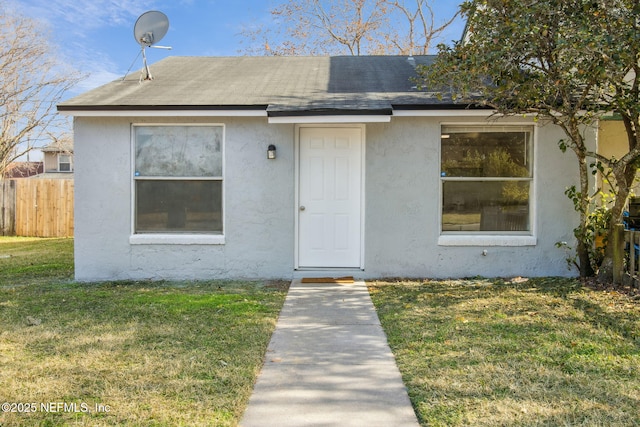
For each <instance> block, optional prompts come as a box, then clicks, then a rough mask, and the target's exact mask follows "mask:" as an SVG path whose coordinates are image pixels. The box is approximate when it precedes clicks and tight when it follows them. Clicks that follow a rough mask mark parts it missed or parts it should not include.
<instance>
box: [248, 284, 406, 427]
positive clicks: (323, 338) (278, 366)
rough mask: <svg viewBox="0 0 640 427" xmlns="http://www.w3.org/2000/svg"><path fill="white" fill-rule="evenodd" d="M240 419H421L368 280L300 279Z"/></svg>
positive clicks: (260, 422) (283, 426)
mask: <svg viewBox="0 0 640 427" xmlns="http://www.w3.org/2000/svg"><path fill="white" fill-rule="evenodd" d="M240 425H241V426H242V427H257V426H260V427H267V426H278V427H287V426H296V427H300V426H327V427H328V426H367V427H373V426H384V427H388V426H394V427H402V426H413V427H415V426H417V425H418V421H417V419H416V416H415V413H414V412H413V408H412V407H411V403H410V402H409V397H408V395H407V392H406V390H405V387H404V384H403V383H402V379H401V377H400V371H398V367H397V366H396V363H395V359H394V357H393V355H392V353H391V350H390V349H389V346H388V344H387V339H386V336H385V334H384V332H383V331H382V327H381V326H380V321H379V320H378V316H377V314H376V312H375V309H374V307H373V303H372V302H371V298H370V296H369V292H368V291H367V288H366V286H365V284H364V282H358V281H356V282H355V283H353V284H328V283H301V282H300V280H294V281H293V283H292V284H291V287H290V289H289V293H288V294H287V298H286V300H285V303H284V306H283V308H282V312H281V313H280V318H279V320H278V323H277V326H276V330H275V332H274V334H273V336H272V338H271V342H270V343H269V348H268V350H267V354H266V359H265V364H264V367H263V368H262V372H261V373H260V375H259V377H258V381H257V383H256V386H255V388H254V390H253V394H252V396H251V399H250V400H249V406H248V408H247V410H246V412H245V413H244V416H243V418H242V420H241V422H240Z"/></svg>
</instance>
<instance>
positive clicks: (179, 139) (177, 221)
mask: <svg viewBox="0 0 640 427" xmlns="http://www.w3.org/2000/svg"><path fill="white" fill-rule="evenodd" d="M133 129H134V130H133V134H134V136H133V138H134V150H135V153H134V155H135V159H134V167H135V172H134V184H135V189H134V191H135V196H134V198H135V202H134V203H135V213H134V232H135V233H138V234H140V233H202V234H205V233H206V234H222V233H223V229H222V226H223V220H222V218H223V216H222V207H223V194H222V193H223V191H222V189H223V187H222V183H223V170H222V158H223V134H224V131H223V127H222V126H198V125H189V126H134V128H133Z"/></svg>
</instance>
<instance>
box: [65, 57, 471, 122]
mask: <svg viewBox="0 0 640 427" xmlns="http://www.w3.org/2000/svg"><path fill="white" fill-rule="evenodd" d="M434 58H435V57H434V56H415V57H411V58H408V57H406V56H338V57H328V56H322V57H295V56H292V57H282V56H263V57H169V58H166V59H164V60H162V61H160V62H157V63H155V64H153V65H151V74H152V75H153V80H151V81H146V80H143V81H140V75H139V74H137V73H136V74H131V75H129V76H127V77H125V78H124V79H121V80H116V81H113V82H111V83H108V84H106V85H104V86H102V87H99V88H97V89H94V90H92V91H89V92H86V93H84V94H82V95H79V96H77V97H75V98H73V99H71V100H68V101H66V102H63V103H61V104H59V105H58V109H59V110H60V111H63V112H64V111H67V112H73V111H105V110H107V111H108V110H216V109H218V110H230V109H231V110H243V109H244V110H262V111H265V110H266V111H267V113H268V115H269V116H290V115H322V114H391V111H392V110H393V109H434V108H436V109H442V108H466V107H467V106H466V105H455V104H454V103H453V102H451V101H450V100H442V99H441V98H439V97H438V96H437V95H436V94H435V93H433V92H431V93H430V92H425V91H420V90H418V89H417V88H416V83H415V82H414V81H413V80H412V78H414V77H416V72H415V66H416V65H429V64H430V63H431V62H432V61H433V59H434Z"/></svg>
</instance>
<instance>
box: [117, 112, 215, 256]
mask: <svg viewBox="0 0 640 427" xmlns="http://www.w3.org/2000/svg"><path fill="white" fill-rule="evenodd" d="M140 127H219V128H221V129H222V143H221V147H220V155H221V158H222V165H221V168H222V170H221V175H220V176H215V177H206V176H205V177H175V176H173V177H172V176H145V177H137V176H136V175H135V170H136V154H135V153H136V128H140ZM130 135H131V136H130V140H131V141H130V149H131V151H130V152H131V156H130V157H131V159H130V160H131V164H130V167H131V169H130V175H131V234H130V236H129V243H130V244H133V245H148V244H165V245H223V244H225V232H226V221H225V218H226V206H225V199H226V192H225V184H226V182H225V181H226V180H225V171H226V167H225V166H226V165H225V157H226V156H225V145H226V144H225V141H226V126H225V124H224V123H191V122H187V123H176V122H171V123H132V124H131V130H130ZM140 180H146V181H153V180H158V181H170V180H175V181H220V182H221V198H222V200H221V209H222V214H221V217H222V218H221V222H222V232H221V233H219V234H217V233H216V234H214V233H203V232H201V233H172V232H169V231H167V232H158V233H140V232H136V181H140Z"/></svg>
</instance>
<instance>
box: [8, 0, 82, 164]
mask: <svg viewBox="0 0 640 427" xmlns="http://www.w3.org/2000/svg"><path fill="white" fill-rule="evenodd" d="M79 80H80V77H79V75H78V74H77V73H76V72H74V71H71V70H69V69H68V68H67V67H65V66H64V64H62V63H61V62H60V61H59V60H58V59H57V58H56V55H55V51H54V50H53V47H52V46H51V44H50V43H49V42H48V37H47V34H45V33H43V32H42V31H41V29H40V26H39V25H37V24H36V23H35V22H34V21H33V20H30V19H28V18H25V17H22V16H19V15H17V14H12V13H10V12H9V11H8V10H6V9H5V8H4V5H3V3H0V177H2V176H3V174H4V171H5V170H6V168H7V166H8V165H9V164H10V163H11V162H13V161H15V160H16V159H18V158H19V157H21V156H23V155H25V154H26V153H28V152H29V151H31V150H33V149H34V148H38V147H41V146H42V145H43V144H44V143H45V141H46V139H47V138H46V135H47V132H53V130H52V129H56V128H57V124H58V123H59V122H60V120H61V118H60V117H59V116H58V115H57V113H56V110H55V108H56V104H57V103H58V102H60V101H61V100H62V97H63V95H64V93H65V92H66V91H67V90H68V89H70V88H71V87H72V86H73V85H74V84H76V83H77V82H78V81H79Z"/></svg>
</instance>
